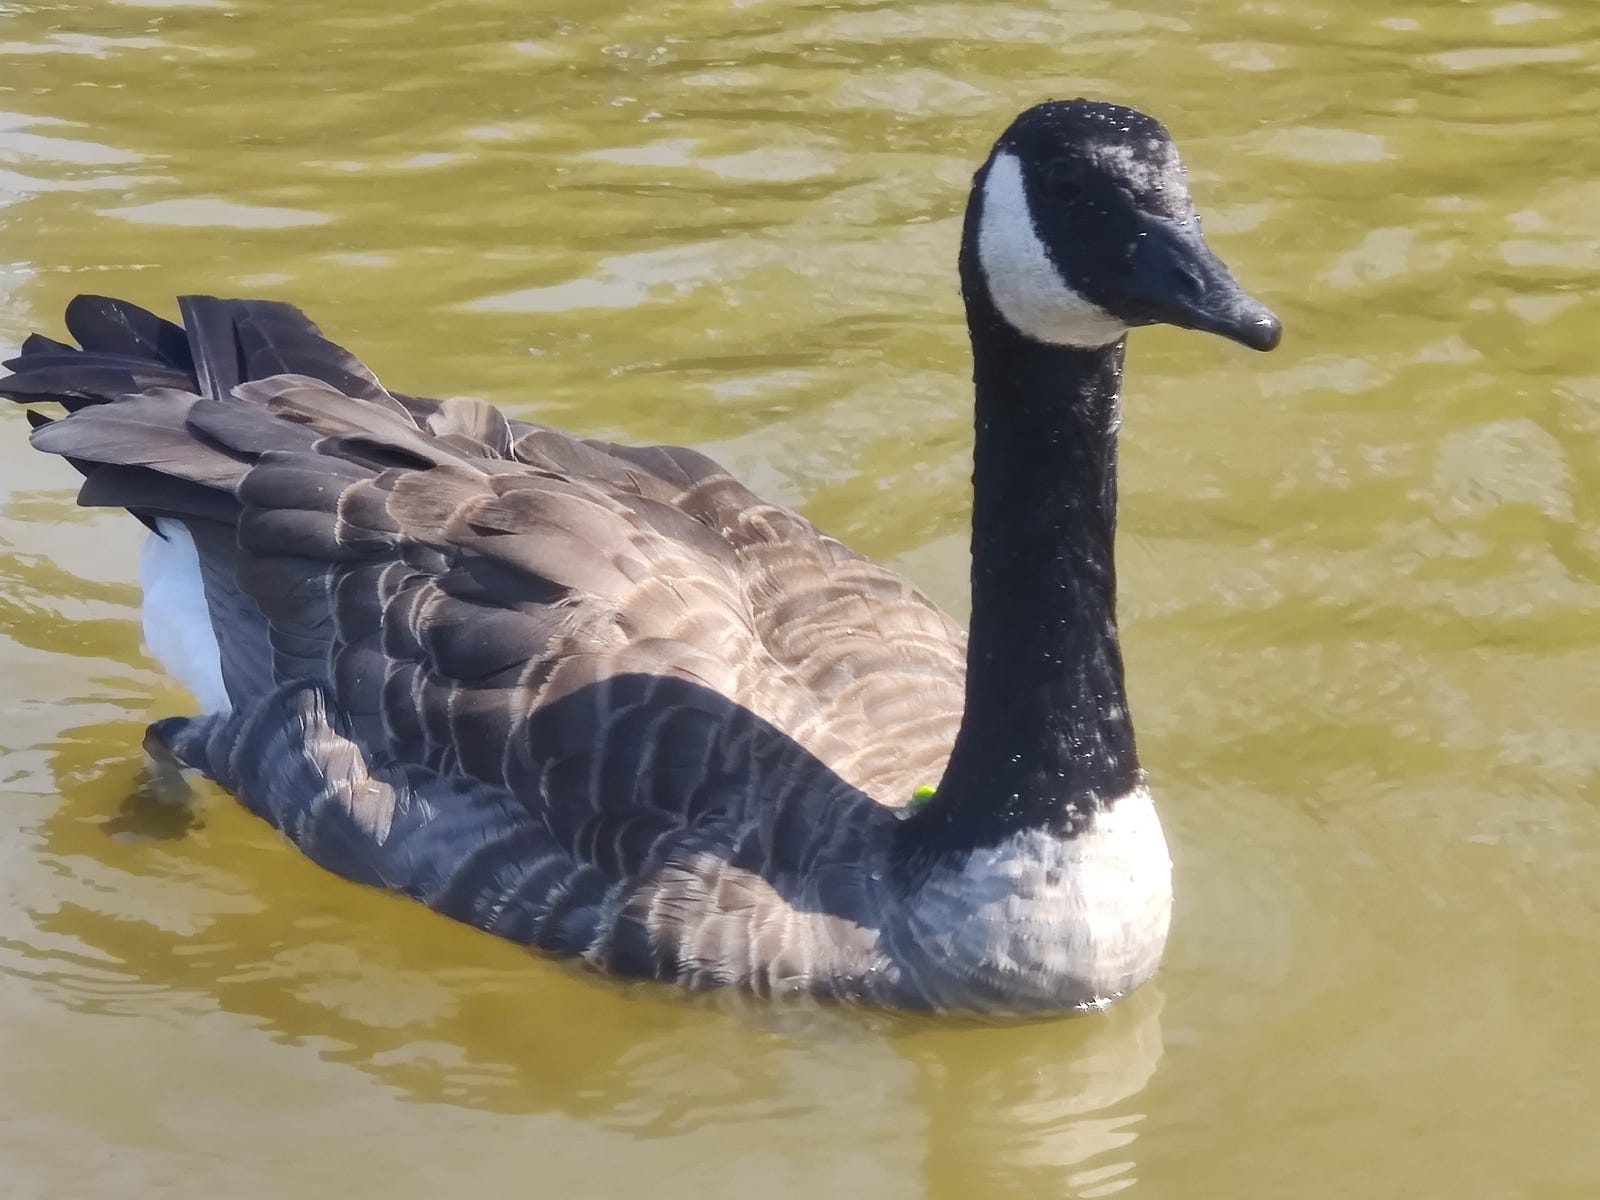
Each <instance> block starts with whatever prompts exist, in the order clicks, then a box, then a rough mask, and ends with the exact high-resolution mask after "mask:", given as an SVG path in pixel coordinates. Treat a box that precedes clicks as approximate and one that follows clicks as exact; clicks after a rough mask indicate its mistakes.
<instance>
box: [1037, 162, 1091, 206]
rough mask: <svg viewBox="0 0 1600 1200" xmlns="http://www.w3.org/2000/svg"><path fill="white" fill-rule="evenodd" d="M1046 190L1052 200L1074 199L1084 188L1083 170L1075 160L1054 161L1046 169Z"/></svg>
mask: <svg viewBox="0 0 1600 1200" xmlns="http://www.w3.org/2000/svg"><path fill="white" fill-rule="evenodd" d="M1044 190H1045V192H1046V193H1047V194H1048V195H1049V196H1050V198H1051V199H1052V200H1062V201H1066V200H1073V199H1076V198H1077V195H1078V193H1079V192H1081V191H1082V190H1083V172H1082V171H1081V170H1080V169H1079V167H1078V164H1077V163H1074V162H1053V163H1050V164H1049V165H1048V166H1046V167H1045V169H1044Z"/></svg>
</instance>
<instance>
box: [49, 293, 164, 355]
mask: <svg viewBox="0 0 1600 1200" xmlns="http://www.w3.org/2000/svg"><path fill="white" fill-rule="evenodd" d="M66 322H67V331H68V332H69V333H71V334H72V336H73V337H75V338H77V339H78V345H80V346H82V347H83V348H84V349H85V350H87V351H89V352H90V353H92V354H116V355H125V356H127V357H129V358H134V359H146V358H153V359H155V360H156V361H157V362H160V363H165V364H166V365H167V366H170V367H178V368H180V369H182V370H184V371H186V372H187V371H189V370H191V369H192V368H193V366H194V359H193V356H192V355H191V354H190V351H189V338H188V335H187V334H186V333H184V331H183V330H182V329H181V328H180V327H179V326H177V325H174V324H173V323H172V322H171V321H167V320H164V319H162V318H161V317H158V316H156V315H155V314H154V313H152V312H147V311H146V310H145V309H142V308H140V307H139V306H138V305H137V304H129V303H128V302H127V301H126V300H113V299H111V298H110V297H109V296H87V295H85V296H78V297H75V298H74V299H73V300H72V301H71V303H69V304H68V305H67V313H66ZM57 344H58V345H59V343H57ZM63 348H65V347H63ZM23 353H24V354H26V353H27V347H26V346H24V347H23Z"/></svg>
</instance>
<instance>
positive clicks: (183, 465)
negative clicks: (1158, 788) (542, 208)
mask: <svg viewBox="0 0 1600 1200" xmlns="http://www.w3.org/2000/svg"><path fill="white" fill-rule="evenodd" d="M181 307H182V311H183V315H184V325H183V326H181V327H180V326H178V325H175V324H171V323H169V322H166V321H164V320H162V319H160V318H158V317H155V316H154V315H152V314H150V313H147V312H145V311H143V310H141V309H139V308H137V307H135V306H133V305H130V304H126V303H123V302H119V301H115V300H109V299H104V298H94V297H84V298H80V299H79V300H78V301H75V302H74V304H73V305H72V307H71V308H70V309H69V312H68V327H69V329H70V330H71V332H72V333H73V334H74V336H75V337H77V339H78V340H79V342H80V343H81V349H74V348H72V347H69V346H66V345H64V344H63V343H59V342H53V341H48V340H46V339H41V338H35V339H30V341H29V342H28V343H27V344H26V345H25V346H24V347H23V351H22V354H21V355H20V357H19V358H17V359H16V360H14V361H13V362H12V363H10V364H8V365H9V366H10V367H11V368H12V369H13V370H14V371H15V372H16V373H15V374H14V375H12V376H11V377H10V378H8V379H6V380H5V381H4V382H3V383H0V391H3V392H4V393H5V394H7V395H10V396H12V397H13V398H15V399H19V400H30V401H31V400H43V399H51V400H57V401H59V402H61V403H62V404H63V405H64V406H65V407H66V408H67V409H68V416H67V417H65V418H64V419H60V420H56V421H46V420H44V419H42V418H36V425H37V428H36V429H35V432H34V442H35V444H36V445H37V446H38V447H39V448H40V449H43V450H47V451H50V452H53V453H57V454H61V455H62V456H63V457H65V458H67V459H68V460H69V461H71V462H72V463H73V464H74V465H75V466H77V467H78V468H79V469H80V470H81V471H82V472H83V473H84V475H85V481H84V484H83V488H82V491H81V494H80V499H81V500H82V502H83V503H85V504H94V505H114V506H121V507H125V508H127V509H129V510H130V511H132V512H133V513H135V514H136V515H137V516H139V517H140V518H141V519H142V520H144V521H145V522H146V523H147V524H150V525H151V526H152V527H153V528H157V529H160V530H161V531H163V532H162V533H156V534H153V535H152V536H155V537H161V536H163V535H166V536H182V535H183V534H184V533H186V534H187V535H188V536H189V537H190V538H192V539H193V542H194V545H195V547H196V550H197V553H198V559H199V564H200V567H201V575H202V579H203V583H204V592H205V601H206V605H207V608H208V610H209V614H210V619H211V622H212V625H213V628H214V630H215V633H216V638H217V643H218V646H219V651H220V670H221V675H222V679H223V681H224V683H225V686H226V692H227V696H228V699H229V701H230V706H229V708H228V709H227V710H226V711H219V712H214V713H210V714H207V715H205V716H202V717H200V718H194V719H187V720H177V721H168V722H162V723H159V724H158V725H157V726H155V727H153V740H152V745H153V746H154V747H155V748H156V749H157V750H158V751H161V750H162V748H163V747H164V748H165V749H164V752H165V753H167V754H169V755H172V756H174V757H176V758H177V759H178V760H179V761H181V762H183V763H186V764H189V765H193V766H197V767H199V768H201V769H202V770H203V771H204V772H205V773H206V774H208V775H210V776H212V777H213V778H215V779H217V780H218V781H220V782H222V783H223V784H224V785H225V786H227V787H229V788H230V789H231V790H233V791H235V792H236V793H237V794H239V795H240V797H241V798H242V799H243V800H244V801H245V803H246V804H247V805H249V806H250V807H251V808H252V809H253V810H255V811H257V812H259V813H260V814H261V815H263V816H264V817H266V818H267V819H269V820H270V821H272V822H273V823H274V824H275V825H277V826H278V827H279V828H281V829H283V830H284V831H285V832H286V833H287V834H288V835H289V836H290V837H291V838H293V839H294V840H295V841H296V842H297V843H298V844H299V845H300V846H301V847H302V848H303V849H305V850H306V852H307V853H308V854H309V855H310V856H311V857H313V858H314V859H316V860H317V861H318V862H320V863H322V864H323V865H325V866H327V867H329V868H331V869H333V870H335V871H337V872H339V873H340V874H343V875H346V876H349V877H352V878H355V879H359V880H362V881H364V882H369V883H375V884H380V885H383V886H388V887H393V888H397V889H398V890H402V891H406V892H408V893H410V894H413V895H416V896H418V897H419V898H420V899H423V900H425V901H426V902H428V903H430V904H431V905H433V906H434V907H436V908H440V909H441V910H443V911H446V912H448V913H449V914H450V915H452V916H456V917H459V918H460V919H463V920H467V921H469V922H471V923H474V924H478V925H482V926H484V927H487V928H492V929H495V930H496V931H497V932H503V933H506V934H507V935H509V936H513V937H516V938H518V939H519V940H523V941H527V942H530V943H534V944H537V945H541V946H544V947H546V948H549V949H552V950H556V951H559V952H562V953H573V954H582V955H585V956H587V957H589V958H590V959H592V960H594V961H596V962H597V963H598V964H600V965H603V966H607V967H610V968H612V969H616V970H622V971H627V972H630V973H635V974H646V975H654V976H665V977H677V978H688V979H692V978H693V977H694V976H695V975H696V974H697V973H699V972H705V971H709V972H711V973H712V974H714V975H716V976H717V977H718V981H721V982H742V983H748V984H751V985H753V986H758V987H759V986H767V985H771V986H791V985H793V981H795V980H801V981H802V983H803V985H804V986H806V987H809V988H811V989H812V990H817V987H818V984H817V983H816V981H817V980H819V979H826V978H828V977H831V976H833V975H838V976H840V977H843V976H844V975H847V974H855V975H859V973H860V971H859V964H857V969H855V970H852V971H845V970H844V969H843V968H842V967H840V966H838V965H837V964H831V965H830V963H829V962H828V961H826V960H827V958H828V956H829V954H835V953H866V952H867V951H866V950H865V949H864V947H866V946H867V944H868V943H869V942H870V939H865V940H864V939H863V937H853V936H852V935H849V934H848V933H847V932H843V931H841V930H829V931H818V930H806V929H802V928H801V926H803V925H805V924H806V923H808V922H812V921H816V920H823V921H826V922H843V923H844V926H846V927H865V926H869V925H871V924H872V923H873V921H872V913H871V912H870V911H869V910H870V908H871V907H872V903H873V901H872V899H871V898H870V896H869V895H868V894H867V893H868V892H869V891H870V888H869V887H867V886H866V885H865V884H864V883H863V880H864V879H866V878H867V875H868V874H870V873H869V872H862V873H860V876H859V877H857V874H856V873H855V872H853V871H851V870H850V869H848V868H849V867H850V865H851V864H854V865H856V866H862V865H864V863H865V859H866V857H867V856H869V855H871V854H873V853H877V852H879V851H880V850H881V845H880V843H881V842H882V840H883V838H884V836H885V834H884V830H885V829H886V828H887V825H888V823H889V822H891V821H892V809H893V808H894V807H896V806H898V805H902V804H904V803H905V802H906V801H907V800H909V798H910V797H911V794H912V792H913V790H914V789H915V788H916V787H917V786H918V785H920V784H923V783H927V782H929V781H934V780H937V779H938V777H939V774H940V772H941V770H942V769H943V765H944V760H945V758H946V757H947V755H948V752H949V748H950V745H951V742H952V740H953V737H954V733H955V729H956V726H957V724H958V723H959V720H960V706H961V702H962V684H963V663H964V636H963V633H962V631H961V630H960V629H959V627H957V626H956V625H955V624H954V623H953V622H952V621H950V620H949V619H948V618H947V617H946V616H945V615H944V614H942V613H941V612H939V611H938V610H937V609H936V608H935V607H934V606H933V605H932V604H930V603H929V602H928V601H927V599H926V598H925V597H923V596H922V595H921V594H920V593H919V592H918V591H917V590H916V589H915V588H913V587H912V586H911V585H910V584H908V583H907V582H906V581H905V580H903V579H902V578H900V577H899V576H897V575H895V574H894V573H893V572H891V571H889V570H887V569H885V568H883V567H881V566H878V565H876V564H874V563H871V562H869V561H867V560H865V559H863V558H861V557H859V556H857V555H855V554H853V553H851V552H850V551H849V550H847V549H846V548H845V547H844V546H843V545H842V544H841V543H839V542H838V541H836V540H835V539H832V538H829V537H827V536H825V535H823V534H821V533H820V532H819V531H817V529H816V528H815V527H814V526H812V525H811V524H810V523H809V522H807V521H806V520H804V519H803V518H802V517H800V516H798V515H797V514H795V513H793V512H791V511H788V510H786V509H783V508H780V507H777V506H773V505H770V504H767V503H764V502H762V501H760V500H759V499H757V498H756V497H755V496H753V495H752V494H751V493H750V492H749V491H748V490H746V489H745V488H744V487H743V486H742V485H740V484H739V483H737V482H736V481H735V480H734V479H733V478H732V477H731V476H729V475H728V474H727V472H726V471H724V470H723V469H722V468H721V467H719V466H718V465H717V464H716V463H715V462H713V461H712V460H710V459H709V458H707V457H705V456H704V455H701V454H698V453H696V452H694V451H690V450H685V449H680V448H674V447H662V446H652V447H624V446H618V445H612V444H609V443H603V442H596V441H586V440H582V439H579V438H575V437H572V436H569V435H566V434H563V433H560V432H558V431H556V430H553V429H549V428H545V427H542V426H538V425H532V424H525V423H521V422H511V421H508V420H506V419H505V417H504V416H503V415H501V414H500V413H499V412H498V411H497V410H495V409H493V408H491V407H489V406H488V405H485V404H482V403H480V402H477V401H472V400H463V399H452V400H446V401H443V402H436V401H431V400H426V399H421V398H417V397H411V396H405V395H396V394H391V393H390V392H388V391H387V390H386V389H384V388H383V387H382V385H381V384H380V383H379V382H378V380H377V378H376V376H375V375H374V374H373V373H372V372H371V371H370V370H368V369H367V368H366V367H365V366H364V365H363V364H362V363H360V362H359V360H357V359H356V358H354V356H352V355H350V354H348V353H347V352H346V351H344V350H342V349H341V348H340V347H338V346H336V345H334V344H333V343H331V342H329V341H328V340H327V339H325V338H323V337H322V335H321V334H320V332H319V331H318V330H317V328H316V326H314V325H313V324H312V323H311V322H310V321H308V320H307V319H306V318H305V317H303V316H302V315H301V314H300V313H299V312H298V311H297V310H295V309H293V308H291V307H289V306H287V305H282V304H276V303H269V302H262V301H229V300H216V299H212V298H208V297H188V298H185V299H184V300H183V301H182V305H181ZM818 861H826V862H831V863H835V864H838V867H839V869H838V870H836V871H833V872H823V873H821V874H817V873H816V872H814V871H812V870H811V867H812V865H813V864H814V863H815V862H818ZM819 889H820V891H819ZM707 896H711V897H714V898H715V902H714V903H710V904H708V903H706V898H707ZM696 914H698V917H697V915H696ZM710 914H724V915H723V917H722V918H721V919H720V921H713V922H711V924H712V926H717V925H718V924H720V925H721V926H724V927H723V928H712V929H709V930H708V929H707V928H703V927H702V926H703V925H704V924H705V918H707V917H709V915H710ZM727 914H734V915H733V916H731V917H730V916H727ZM757 929H759V930H760V931H761V936H762V937H763V938H766V939H767V940H768V942H769V943H772V944H768V945H765V946H763V947H761V948H760V950H759V952H757V951H756V950H754V949H752V946H751V943H752V938H753V936H754V932H753V931H755V930H757ZM785 938H791V939H792V940H793V943H794V947H795V949H794V951H793V952H785V951H784V949H783V947H782V943H783V942H784V940H785ZM825 947H831V948H832V949H831V950H825V949H824V948H825ZM852 947H854V949H852ZM802 949H803V952H802ZM763 962H764V963H766V964H768V966H767V967H761V968H759V969H758V967H757V964H758V963H763ZM763 971H765V972H766V975H765V982H763V981H762V980H755V979H752V978H751V976H752V974H761V973H762V972H763ZM785 980H787V981H789V983H787V984H786V983H784V982H783V981H785ZM806 981H809V982H806Z"/></svg>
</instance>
